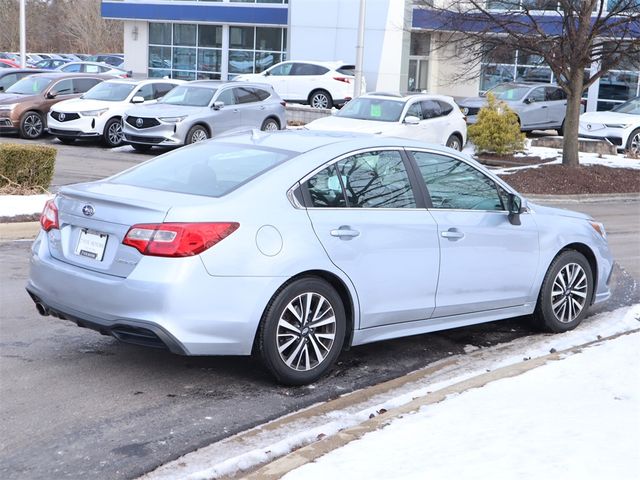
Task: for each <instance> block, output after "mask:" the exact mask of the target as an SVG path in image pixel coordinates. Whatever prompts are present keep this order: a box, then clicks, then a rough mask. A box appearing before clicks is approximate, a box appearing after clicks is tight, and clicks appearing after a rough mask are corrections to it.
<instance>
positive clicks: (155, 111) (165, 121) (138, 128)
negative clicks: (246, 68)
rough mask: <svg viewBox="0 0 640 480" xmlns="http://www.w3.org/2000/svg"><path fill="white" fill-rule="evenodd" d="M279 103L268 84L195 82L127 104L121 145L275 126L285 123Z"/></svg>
mask: <svg viewBox="0 0 640 480" xmlns="http://www.w3.org/2000/svg"><path fill="white" fill-rule="evenodd" d="M284 107H285V102H284V101H283V100H282V99H281V98H280V97H279V96H278V94H277V93H276V92H275V91H274V90H273V87H272V86H271V85H266V84H260V83H258V84H250V83H244V84H238V82H222V81H216V80H196V81H193V82H189V83H187V84H184V85H181V86H179V87H177V88H174V89H173V90H171V91H170V92H169V93H167V95H165V96H164V97H163V98H161V99H160V100H159V101H158V103H156V104H153V105H139V106H134V107H132V108H130V109H129V110H128V111H127V112H126V113H125V114H124V115H123V117H122V131H123V134H124V140H125V143H128V144H130V145H132V146H133V148H135V149H136V150H138V151H147V150H149V149H150V148H151V147H153V146H154V145H159V146H164V147H176V146H180V145H188V144H191V143H195V142H200V141H202V140H206V139H208V138H211V137H215V136H217V135H220V134H221V133H229V132H233V131H243V130H247V129H252V128H259V129H261V130H268V131H269V130H280V129H281V128H285V127H286V126H287V123H286V118H285V108H284Z"/></svg>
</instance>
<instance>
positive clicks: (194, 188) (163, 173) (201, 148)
mask: <svg viewBox="0 0 640 480" xmlns="http://www.w3.org/2000/svg"><path fill="white" fill-rule="evenodd" d="M293 155H295V153H294V152H290V151H287V150H274V149H266V148H257V147H247V146H244V145H234V144H226V143H216V144H215V146H214V145H213V144H211V143H210V142H203V143H202V144H198V145H194V146H193V147H187V148H180V149H178V150H174V151H173V152H169V153H167V154H165V155H161V156H160V157H157V158H156V159H154V160H152V161H150V162H146V163H143V164H141V165H140V166H138V167H136V168H134V169H131V170H128V171H126V172H124V173H122V174H120V175H117V176H115V177H112V178H111V181H112V182H113V183H120V184H125V185H133V186H136V187H142V188H151V189H154V190H162V191H168V192H177V193H187V194H191V195H203V196H208V197H221V196H223V195H226V194H227V193H229V192H231V191H232V190H234V189H236V188H238V187H239V186H241V185H243V184H245V183H247V182H249V181H251V180H253V179H255V178H256V177H258V176H260V175H261V174H263V173H264V172H266V171H267V170H270V169H271V168H273V167H274V166H276V165H278V164H280V163H282V162H284V161H286V160H288V159H289V158H291V157H292V156H293Z"/></svg>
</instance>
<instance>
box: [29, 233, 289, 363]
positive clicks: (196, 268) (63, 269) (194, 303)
mask: <svg viewBox="0 0 640 480" xmlns="http://www.w3.org/2000/svg"><path fill="white" fill-rule="evenodd" d="M30 263H31V265H30V277H29V281H28V283H27V286H26V288H27V291H28V292H29V294H30V295H31V297H32V298H33V299H34V301H35V302H39V303H42V304H43V305H44V307H45V308H48V309H49V311H50V312H52V313H53V314H54V316H58V317H60V318H64V319H68V320H71V321H73V322H75V323H77V324H78V325H79V326H83V327H88V328H91V329H93V330H97V331H99V332H101V333H103V334H106V335H112V336H114V337H115V338H118V339H119V340H122V341H124V342H128V343H134V344H137V345H145V346H151V347H161V348H167V349H168V350H170V351H171V352H174V353H178V354H183V355H249V354H251V350H252V347H253V340H254V337H255V333H256V331H257V328H258V324H259V323H260V319H261V317H262V313H263V310H264V308H265V306H266V305H267V303H268V302H269V299H270V298H271V296H272V295H273V293H274V292H275V291H276V290H277V289H278V288H279V286H280V285H281V284H282V283H283V282H284V281H285V280H286V279H285V278H282V277H222V276H212V275H209V274H208V273H207V271H206V269H205V268H204V265H203V263H202V260H201V259H200V257H197V256H196V257H185V258H181V259H162V258H159V257H145V258H143V259H142V260H141V261H140V262H139V263H138V265H137V266H136V268H135V269H134V271H133V272H131V273H130V274H129V276H128V277H126V278H123V277H116V276H113V275H106V274H103V273H97V272H95V271H92V270H88V269H86V268H82V267H77V266H74V265H71V264H68V263H65V262H63V261H60V260H57V259H55V258H53V257H52V256H51V255H50V253H49V245H48V237H47V235H46V234H45V233H44V232H42V231H41V232H40V234H39V235H38V238H37V239H36V241H35V242H34V244H33V247H32V252H31V262H30Z"/></svg>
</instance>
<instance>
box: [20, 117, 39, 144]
mask: <svg viewBox="0 0 640 480" xmlns="http://www.w3.org/2000/svg"><path fill="white" fill-rule="evenodd" d="M43 133H44V120H43V119H42V115H40V113H38V112H27V113H25V114H24V115H23V116H22V119H21V120H20V136H21V137H22V138H28V139H35V138H39V137H41V136H42V134H43Z"/></svg>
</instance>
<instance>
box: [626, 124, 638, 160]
mask: <svg viewBox="0 0 640 480" xmlns="http://www.w3.org/2000/svg"><path fill="white" fill-rule="evenodd" d="M627 150H628V151H630V152H631V153H634V154H636V155H638V154H640V128H637V129H635V130H634V131H633V132H631V135H629V140H627Z"/></svg>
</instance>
